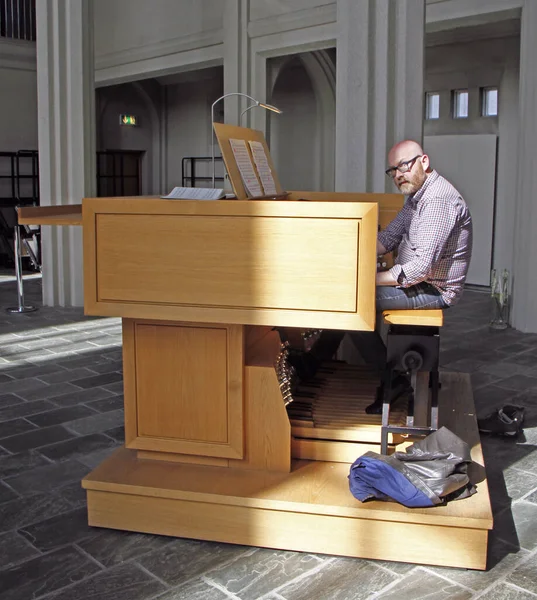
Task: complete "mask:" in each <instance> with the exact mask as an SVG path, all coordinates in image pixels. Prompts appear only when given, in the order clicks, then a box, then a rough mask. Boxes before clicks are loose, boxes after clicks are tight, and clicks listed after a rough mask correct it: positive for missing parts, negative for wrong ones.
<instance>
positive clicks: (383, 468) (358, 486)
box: [349, 456, 434, 508]
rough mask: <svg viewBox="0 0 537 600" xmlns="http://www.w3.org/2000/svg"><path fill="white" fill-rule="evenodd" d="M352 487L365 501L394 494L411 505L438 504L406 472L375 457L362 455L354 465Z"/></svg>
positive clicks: (355, 493) (404, 502)
mask: <svg viewBox="0 0 537 600" xmlns="http://www.w3.org/2000/svg"><path fill="white" fill-rule="evenodd" d="M349 487H350V490H351V492H352V495H353V496H354V497H355V498H358V500H360V501H361V502H365V501H366V500H371V499H377V500H387V499H388V498H392V499H393V500H396V501H397V502H400V503H401V504H403V505H404V506H408V507H409V508H421V507H428V506H434V504H433V502H432V500H431V499H430V498H428V497H427V496H426V495H425V494H424V493H423V492H421V491H420V490H419V489H418V488H417V487H416V486H415V485H413V484H412V483H411V482H410V481H409V480H408V479H407V478H406V477H405V476H404V475H403V474H402V473H400V472H399V471H398V470H397V469H394V468H393V467H391V466H390V465H388V464H386V463H385V462H383V461H381V460H378V459H375V458H373V457H368V456H361V457H360V458H358V459H357V460H356V461H355V462H354V464H353V465H352V466H351V470H350V474H349Z"/></svg>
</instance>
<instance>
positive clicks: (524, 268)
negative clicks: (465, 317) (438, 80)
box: [512, 0, 537, 332]
mask: <svg viewBox="0 0 537 600" xmlns="http://www.w3.org/2000/svg"><path fill="white" fill-rule="evenodd" d="M536 28H537V2H535V0H524V5H523V7H522V20H521V32H520V90H519V92H520V95H519V109H520V112H519V128H518V152H517V162H518V174H517V193H516V197H517V201H516V203H514V204H513V209H514V210H515V243H514V252H513V254H514V261H513V298H512V300H513V302H512V325H513V326H514V327H515V328H516V329H519V330H521V331H526V332H537V269H536V268H535V264H534V260H535V256H536V255H537V235H536V232H537V205H536V202H537V201H536V198H537V170H536V169H535V168H534V161H535V140H536V139H537V115H536V112H535V107H536V106H537V66H536V63H535V56H536V54H537V36H536V35H535V30H536Z"/></svg>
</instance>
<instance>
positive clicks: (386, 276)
mask: <svg viewBox="0 0 537 600" xmlns="http://www.w3.org/2000/svg"><path fill="white" fill-rule="evenodd" d="M377 285H399V284H398V283H397V281H396V280H395V279H394V278H393V277H392V274H391V273H390V271H379V272H378V273H377Z"/></svg>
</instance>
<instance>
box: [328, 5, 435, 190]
mask: <svg viewBox="0 0 537 600" xmlns="http://www.w3.org/2000/svg"><path fill="white" fill-rule="evenodd" d="M337 21H338V38H337V86H336V106H337V109H336V111H337V112H336V191H360V192H364V191H365V192H385V191H394V190H393V188H392V186H391V184H390V182H389V181H387V178H386V176H385V174H384V169H385V166H384V165H385V163H386V153H387V150H388V149H389V148H390V147H391V146H392V145H393V144H394V143H395V142H397V141H399V140H402V139H406V138H412V139H415V140H417V141H420V142H421V140H422V137H423V72H424V29H425V1H424V0H397V2H393V1H392V0H337Z"/></svg>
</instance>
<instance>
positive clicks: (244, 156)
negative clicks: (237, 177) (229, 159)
mask: <svg viewBox="0 0 537 600" xmlns="http://www.w3.org/2000/svg"><path fill="white" fill-rule="evenodd" d="M229 143H230V144H231V149H232V150H233V155H234V156H235V160H236V161H237V167H238V168H239V172H240V174H241V177H242V181H243V183H244V187H245V188H246V191H247V192H248V194H249V195H250V196H252V197H254V198H255V197H256V196H263V195H264V193H263V189H262V188H261V185H260V183H259V180H258V179H257V175H256V174H255V169H254V165H253V164H252V159H251V158H250V152H249V151H248V147H247V146H246V142H245V141H244V140H233V139H231V138H230V140H229Z"/></svg>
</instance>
